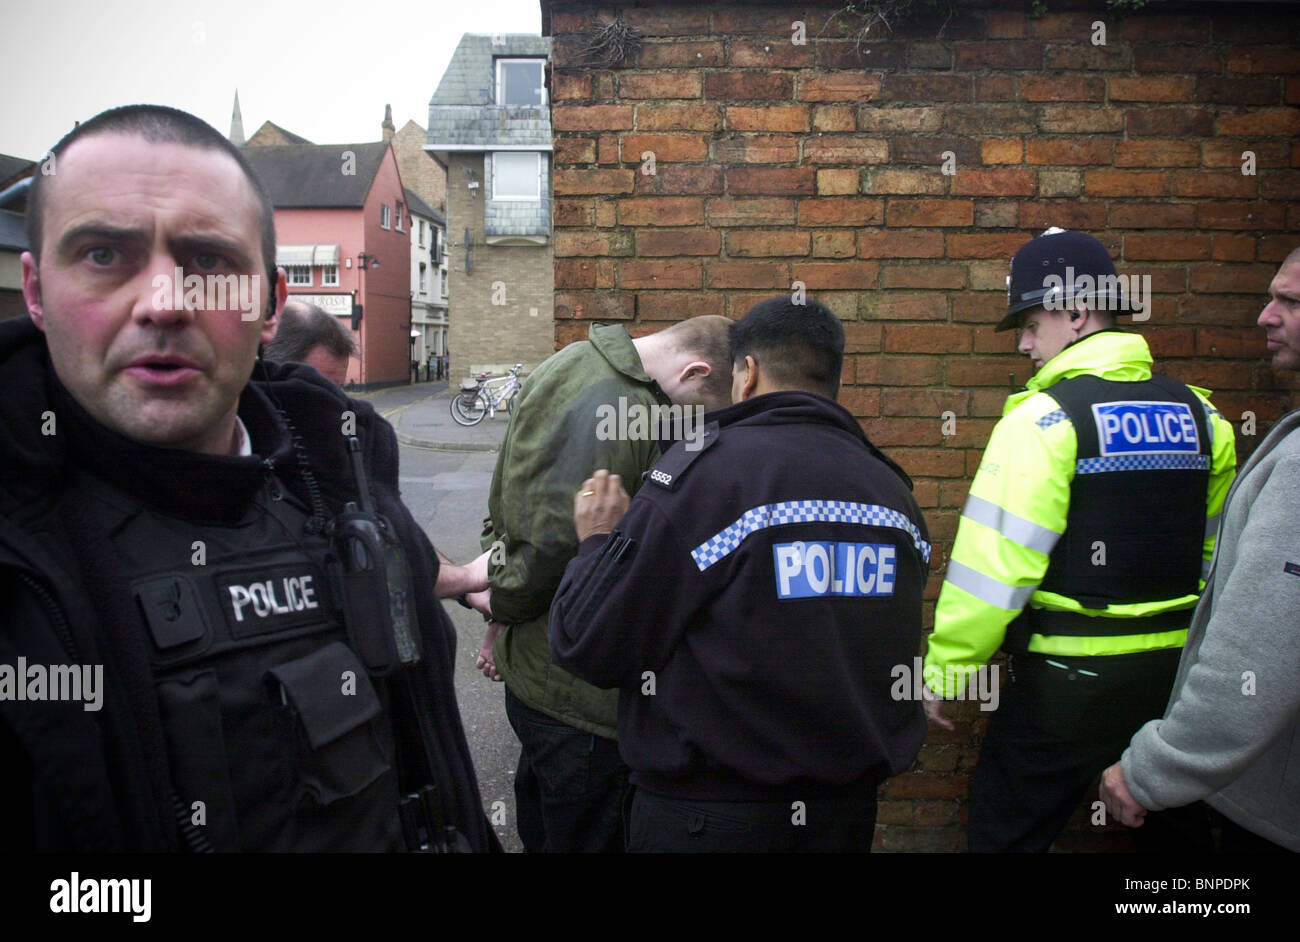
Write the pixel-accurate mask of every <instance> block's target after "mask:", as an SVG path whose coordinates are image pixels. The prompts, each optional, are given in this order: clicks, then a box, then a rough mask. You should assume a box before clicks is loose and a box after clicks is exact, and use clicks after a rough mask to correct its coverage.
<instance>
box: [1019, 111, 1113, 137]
mask: <svg viewBox="0 0 1300 942" xmlns="http://www.w3.org/2000/svg"><path fill="white" fill-rule="evenodd" d="M1038 129H1039V130H1040V131H1042V132H1043V133H1045V134H1108V133H1111V132H1113V131H1122V130H1124V113H1123V112H1122V111H1120V110H1118V109H1116V108H1085V107H1077V106H1074V105H1044V106H1043V109H1042V111H1041V112H1040V113H1039V117H1038Z"/></svg>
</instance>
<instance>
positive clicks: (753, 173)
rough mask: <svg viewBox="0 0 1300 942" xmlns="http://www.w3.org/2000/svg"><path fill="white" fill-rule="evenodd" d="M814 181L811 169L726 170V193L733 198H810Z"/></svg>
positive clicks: (750, 168)
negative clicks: (787, 196) (780, 196)
mask: <svg viewBox="0 0 1300 942" xmlns="http://www.w3.org/2000/svg"><path fill="white" fill-rule="evenodd" d="M815 181H816V174H815V171H814V170H813V168H812V167H744V168H732V169H729V170H727V192H728V193H730V194H732V195H733V196H764V195H774V196H775V195H793V196H804V195H809V196H811V195H812V193H813V186H814V183H815Z"/></svg>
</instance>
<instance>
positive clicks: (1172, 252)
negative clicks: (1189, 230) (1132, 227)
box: [1124, 234, 1210, 262]
mask: <svg viewBox="0 0 1300 942" xmlns="http://www.w3.org/2000/svg"><path fill="white" fill-rule="evenodd" d="M1209 257H1210V237H1209V236H1203V235H1191V234H1181V235H1129V236H1125V237H1124V258H1125V259H1127V260H1128V261H1130V262H1140V261H1144V260H1156V261H1167V260H1177V259H1207V258H1209Z"/></svg>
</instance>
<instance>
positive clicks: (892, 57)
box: [809, 23, 904, 72]
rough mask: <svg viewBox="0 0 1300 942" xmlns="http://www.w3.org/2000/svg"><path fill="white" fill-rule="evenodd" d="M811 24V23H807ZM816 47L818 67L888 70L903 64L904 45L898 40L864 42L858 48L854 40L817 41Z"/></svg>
mask: <svg viewBox="0 0 1300 942" xmlns="http://www.w3.org/2000/svg"><path fill="white" fill-rule="evenodd" d="M809 25H810V26H811V23H810V24H809ZM813 45H814V46H815V48H816V57H817V68H819V69H871V70H872V71H874V72H890V71H893V70H895V69H899V68H901V67H902V65H903V51H904V46H903V44H902V43H900V42H884V41H874V42H864V43H862V44H861V47H860V48H859V46H858V43H857V42H856V41H855V40H852V39H849V40H843V41H830V42H826V41H818V42H816V43H814V44H813Z"/></svg>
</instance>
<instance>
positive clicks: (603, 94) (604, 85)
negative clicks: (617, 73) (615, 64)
mask: <svg viewBox="0 0 1300 942" xmlns="http://www.w3.org/2000/svg"><path fill="white" fill-rule="evenodd" d="M593 78H595V80H596V89H595V94H594V96H593V97H595V98H598V99H600V100H602V101H608V100H609V99H611V98H614V97H616V95H615V93H614V73H613V72H596V73H594V74H593Z"/></svg>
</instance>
